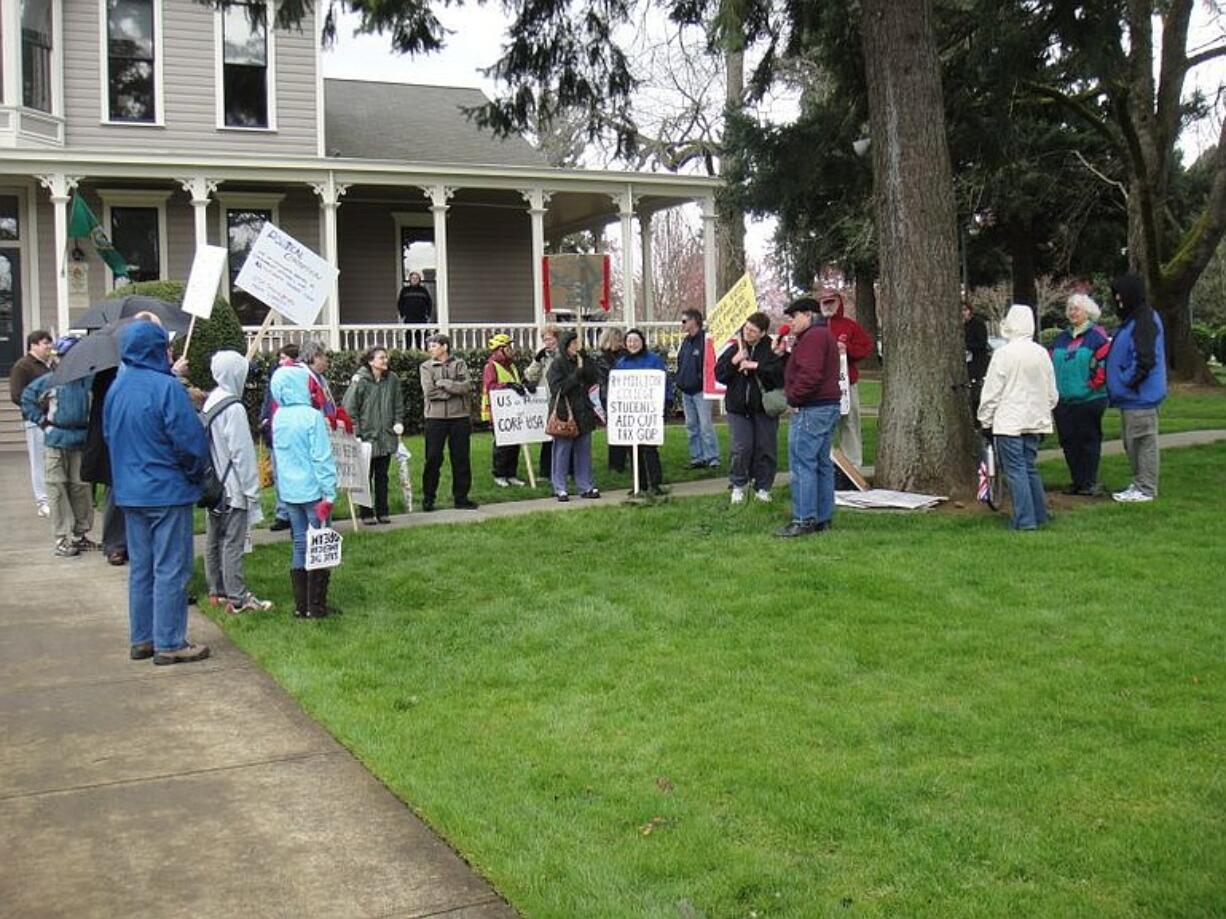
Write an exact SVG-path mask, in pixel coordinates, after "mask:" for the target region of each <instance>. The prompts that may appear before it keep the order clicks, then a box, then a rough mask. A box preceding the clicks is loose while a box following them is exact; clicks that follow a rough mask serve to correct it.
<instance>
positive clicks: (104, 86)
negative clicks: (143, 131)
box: [98, 0, 166, 128]
mask: <svg viewBox="0 0 1226 919" xmlns="http://www.w3.org/2000/svg"><path fill="white" fill-rule="evenodd" d="M106 4H107V0H98V73H99V83H101V93H100V95H101V105H102V108H101V124H105V125H111V126H114V127H117V128H164V127H166V106H165V95H166V93H165V86H166V83H165V81H164V80H163V79H162V60H163V55H162V0H153V121H113V120H112V119H111V97H110V89H111V72H110V66H111V65H110V57H111V55H110V46H109V40H108V38H109V36H108V29H107V21H106V13H107V9H106Z"/></svg>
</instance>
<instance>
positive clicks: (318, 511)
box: [315, 498, 332, 526]
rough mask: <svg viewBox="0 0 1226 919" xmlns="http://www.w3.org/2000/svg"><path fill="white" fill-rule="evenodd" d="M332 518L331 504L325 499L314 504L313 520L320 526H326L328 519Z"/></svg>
mask: <svg viewBox="0 0 1226 919" xmlns="http://www.w3.org/2000/svg"><path fill="white" fill-rule="evenodd" d="M331 516H332V502H331V501H329V500H328V499H327V498H322V499H320V500H319V501H316V502H315V519H316V520H318V521H319V523H320V525H321V526H322V525H323V524H326V523H327V522H328V518H329V517H331Z"/></svg>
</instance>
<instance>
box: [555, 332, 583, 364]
mask: <svg viewBox="0 0 1226 919" xmlns="http://www.w3.org/2000/svg"><path fill="white" fill-rule="evenodd" d="M578 337H579V335H578V333H577V332H571V331H567V332H563V333H562V334H561V335H559V336H558V357H564V358H566V359H567V360H569V361H573V360H574V358H572V357H570V356H569V355H567V353H566V349H567V348H569V347H570V343H571V342H572V341H574V340H575V339H576V338H578Z"/></svg>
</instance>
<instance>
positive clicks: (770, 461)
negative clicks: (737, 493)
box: [728, 412, 779, 491]
mask: <svg viewBox="0 0 1226 919" xmlns="http://www.w3.org/2000/svg"><path fill="white" fill-rule="evenodd" d="M728 432H729V440H730V441H731V444H732V466H731V469H730V471H729V475H728V479H729V480H730V481H731V482H732V484H733V485H735V486H736V487H738V488H744V487H745V486H746V485H748V484H749V483H750V482H751V481H752V482H753V487H754V489H755V490H757V491H770V490H771V486H772V485H774V484H775V471H776V470H777V469H778V468H779V460H778V453H779V419H778V418H772V417H771V416H770V415H764V414H757V415H737V414H734V413H733V412H729V413H728Z"/></svg>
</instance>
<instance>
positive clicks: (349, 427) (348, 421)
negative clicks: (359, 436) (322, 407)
mask: <svg viewBox="0 0 1226 919" xmlns="http://www.w3.org/2000/svg"><path fill="white" fill-rule="evenodd" d="M336 423H337V424H338V425H341V426H343V427H344V428H345V430H346V431H348V432H349V433H350V434H352V433H353V419H352V418H350V417H349V413H348V412H347V411H345V410H344V409H343V408H341V407H340V406H337V409H336Z"/></svg>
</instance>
